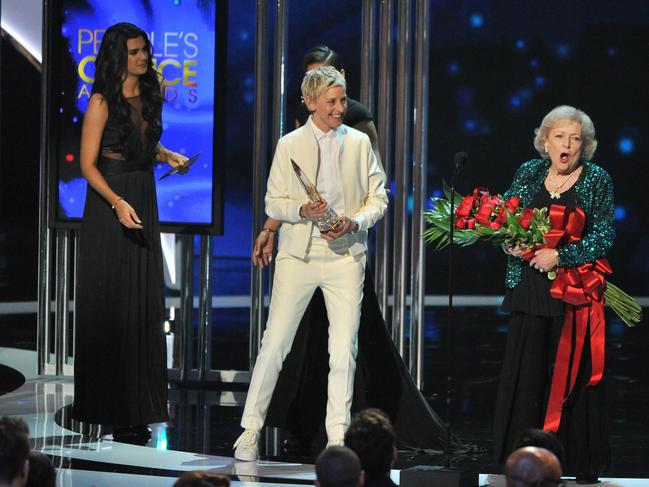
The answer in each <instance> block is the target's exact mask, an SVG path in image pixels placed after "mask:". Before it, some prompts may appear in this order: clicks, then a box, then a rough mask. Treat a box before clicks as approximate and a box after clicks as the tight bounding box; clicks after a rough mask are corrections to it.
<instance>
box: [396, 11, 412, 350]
mask: <svg viewBox="0 0 649 487" xmlns="http://www.w3.org/2000/svg"><path fill="white" fill-rule="evenodd" d="M398 5H399V9H398V24H399V38H398V55H397V84H396V90H395V99H396V125H395V133H394V135H395V142H394V179H395V187H396V194H395V195H394V212H393V226H392V229H393V230H392V231H393V237H392V242H393V243H392V251H393V257H392V294H393V296H394V303H393V306H392V339H393V340H394V344H395V346H396V347H397V349H398V350H399V354H400V355H401V356H402V357H403V356H404V348H405V347H404V346H405V343H404V330H405V325H406V293H407V278H406V272H407V262H408V196H409V194H410V187H409V177H408V176H409V172H410V131H411V127H412V112H411V103H410V83H411V80H412V73H411V70H410V66H411V62H410V56H411V42H410V17H411V15H410V10H411V2H410V0H401V1H400V2H399V3H398Z"/></svg>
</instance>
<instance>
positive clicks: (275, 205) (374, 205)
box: [265, 124, 388, 258]
mask: <svg viewBox="0 0 649 487" xmlns="http://www.w3.org/2000/svg"><path fill="white" fill-rule="evenodd" d="M338 131H339V134H340V135H341V136H342V137H340V139H339V140H340V158H339V164H340V166H339V173H340V182H341V184H342V189H343V196H344V199H345V216H347V217H349V218H352V219H353V220H355V221H356V222H357V223H358V226H359V231H358V232H356V233H355V234H353V235H352V234H346V235H343V236H342V237H340V238H339V239H338V240H344V242H345V243H346V246H347V248H348V249H349V252H350V254H352V255H357V254H360V253H362V252H365V251H366V250H367V229H368V228H370V227H371V226H373V225H374V224H375V223H376V222H377V221H378V220H380V219H381V218H382V217H383V215H384V214H385V210H386V208H387V206H388V197H387V195H386V193H385V173H384V172H383V170H382V169H381V167H380V166H379V164H378V163H377V160H376V157H375V155H374V151H373V150H372V145H371V144H370V139H369V138H368V137H367V135H365V134H364V133H363V132H360V131H358V130H355V129H353V128H351V127H348V126H346V125H341V126H340V127H339V128H338ZM319 156H320V154H319V148H318V142H317V140H316V137H315V134H314V133H313V130H312V129H311V127H310V126H309V125H308V124H305V125H303V126H302V127H300V128H298V129H296V130H294V131H292V132H290V133H289V134H287V135H285V136H284V137H282V138H281V139H279V141H278V142H277V148H276V150H275V157H274V158H273V164H272V166H271V168H270V175H269V176H268V186H267V190H266V198H265V202H266V214H267V215H268V216H270V217H271V218H274V219H276V220H280V221H281V222H282V225H281V227H280V231H279V235H280V238H279V246H278V248H279V250H283V251H285V252H288V253H289V254H291V255H294V256H295V257H299V258H304V256H305V255H306V251H307V247H308V245H309V239H310V238H311V234H312V230H313V225H314V223H313V222H312V221H308V220H302V219H301V218H300V215H299V210H300V206H302V205H303V204H304V203H306V202H308V201H309V198H308V197H307V195H306V192H305V191H304V188H303V187H302V185H301V184H300V182H299V181H298V179H297V176H296V174H295V172H294V171H293V168H292V166H291V159H293V160H294V161H295V162H296V163H298V164H299V166H300V167H301V168H302V171H304V173H305V174H306V176H308V178H309V179H310V180H311V181H312V182H313V183H314V184H315V182H316V181H317V174H318V169H319V165H320V157H319ZM341 243H342V242H341Z"/></svg>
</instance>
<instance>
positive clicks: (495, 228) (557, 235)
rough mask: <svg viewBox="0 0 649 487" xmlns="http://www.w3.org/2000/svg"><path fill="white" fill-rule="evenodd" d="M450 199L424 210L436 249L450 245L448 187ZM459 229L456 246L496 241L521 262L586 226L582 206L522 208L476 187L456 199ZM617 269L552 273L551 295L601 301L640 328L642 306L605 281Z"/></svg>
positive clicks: (427, 234)
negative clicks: (516, 253)
mask: <svg viewBox="0 0 649 487" xmlns="http://www.w3.org/2000/svg"><path fill="white" fill-rule="evenodd" d="M444 193H445V195H446V198H432V201H433V207H432V209H430V210H427V211H425V212H424V219H425V220H426V222H427V223H428V224H429V227H428V228H427V229H426V230H425V231H424V232H423V234H422V237H423V238H424V240H425V241H426V243H430V244H434V245H435V248H436V249H438V250H439V249H442V248H444V247H446V246H447V245H449V244H450V243H451V242H450V240H451V238H450V220H451V219H450V212H451V202H450V190H449V188H448V186H447V185H446V184H444ZM453 207H454V208H455V209H456V210H455V228H454V229H453V242H454V243H455V244H458V245H461V246H467V245H472V244H474V243H476V242H478V241H491V242H493V243H496V244H502V245H504V246H506V247H520V248H521V249H523V250H524V252H523V254H522V256H521V257H522V258H523V259H525V260H527V261H529V260H531V259H532V258H533V257H534V252H535V251H536V250H538V249H540V248H555V247H557V246H558V245H560V244H563V243H566V242H575V241H578V240H579V239H580V238H581V233H582V231H583V228H584V225H585V221H586V218H585V213H584V212H583V210H582V209H581V208H576V209H569V208H566V207H564V206H561V205H552V206H551V207H550V208H540V209H529V208H526V209H522V208H520V199H519V198H518V197H516V196H514V197H512V198H509V199H508V200H506V201H505V200H504V199H503V197H502V196H500V195H492V194H490V193H489V190H488V189H487V188H475V189H474V190H473V192H472V193H471V194H469V195H467V196H464V197H462V196H461V195H456V196H455V199H454V204H453ZM611 272H612V269H611V268H610V265H609V264H608V262H607V261H606V259H598V260H597V261H595V262H593V263H588V264H582V265H581V266H577V267H559V268H557V269H556V270H552V271H550V272H548V278H549V279H552V280H554V279H556V281H555V282H554V283H553V284H552V288H551V291H550V292H551V293H552V295H553V296H554V297H556V298H558V299H562V300H564V301H565V302H567V303H570V304H573V305H582V304H586V303H588V302H591V301H592V300H595V301H601V299H602V297H604V298H605V299H606V302H607V303H608V304H609V305H610V306H611V308H612V309H613V310H614V311H615V313H616V314H617V315H618V316H619V317H620V318H621V319H622V321H624V323H626V324H627V325H628V326H635V324H636V323H639V322H640V320H641V319H642V308H641V307H640V305H639V304H638V303H637V302H636V301H635V300H634V299H633V298H632V297H631V296H629V295H628V294H626V293H625V292H624V291H622V290H621V289H620V288H618V287H617V286H615V285H613V284H611V283H610V282H606V280H605V278H604V274H610V273H611Z"/></svg>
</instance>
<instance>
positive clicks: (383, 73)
mask: <svg viewBox="0 0 649 487" xmlns="http://www.w3.org/2000/svg"><path fill="white" fill-rule="evenodd" d="M379 18H380V21H379V76H378V78H379V86H378V110H377V113H376V116H377V117H376V118H377V132H378V136H379V146H380V148H381V149H382V152H381V160H382V161H383V168H384V170H385V177H386V181H387V182H389V181H390V173H391V168H392V138H391V135H392V126H393V123H392V122H393V121H392V104H391V100H392V58H393V56H392V0H382V2H381V5H380V8H379ZM391 214H392V210H391V208H390V206H388V210H387V211H386V213H385V216H384V217H383V219H382V220H381V222H379V224H378V225H377V226H376V232H375V235H376V237H375V238H376V261H375V265H374V279H375V280H374V285H375V288H376V297H377V298H378V301H379V306H380V307H381V311H382V312H383V317H384V318H387V316H388V279H389V277H388V248H389V244H388V242H389V232H388V228H389V225H388V224H387V222H389V221H390V215H391Z"/></svg>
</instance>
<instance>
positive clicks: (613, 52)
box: [606, 47, 617, 57]
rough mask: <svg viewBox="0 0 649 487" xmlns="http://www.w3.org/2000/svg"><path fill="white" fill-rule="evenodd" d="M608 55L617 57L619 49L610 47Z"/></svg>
mask: <svg viewBox="0 0 649 487" xmlns="http://www.w3.org/2000/svg"><path fill="white" fill-rule="evenodd" d="M606 54H608V55H609V56H611V57H613V56H617V49H615V48H614V47H609V48H608V49H607V51H606Z"/></svg>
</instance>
